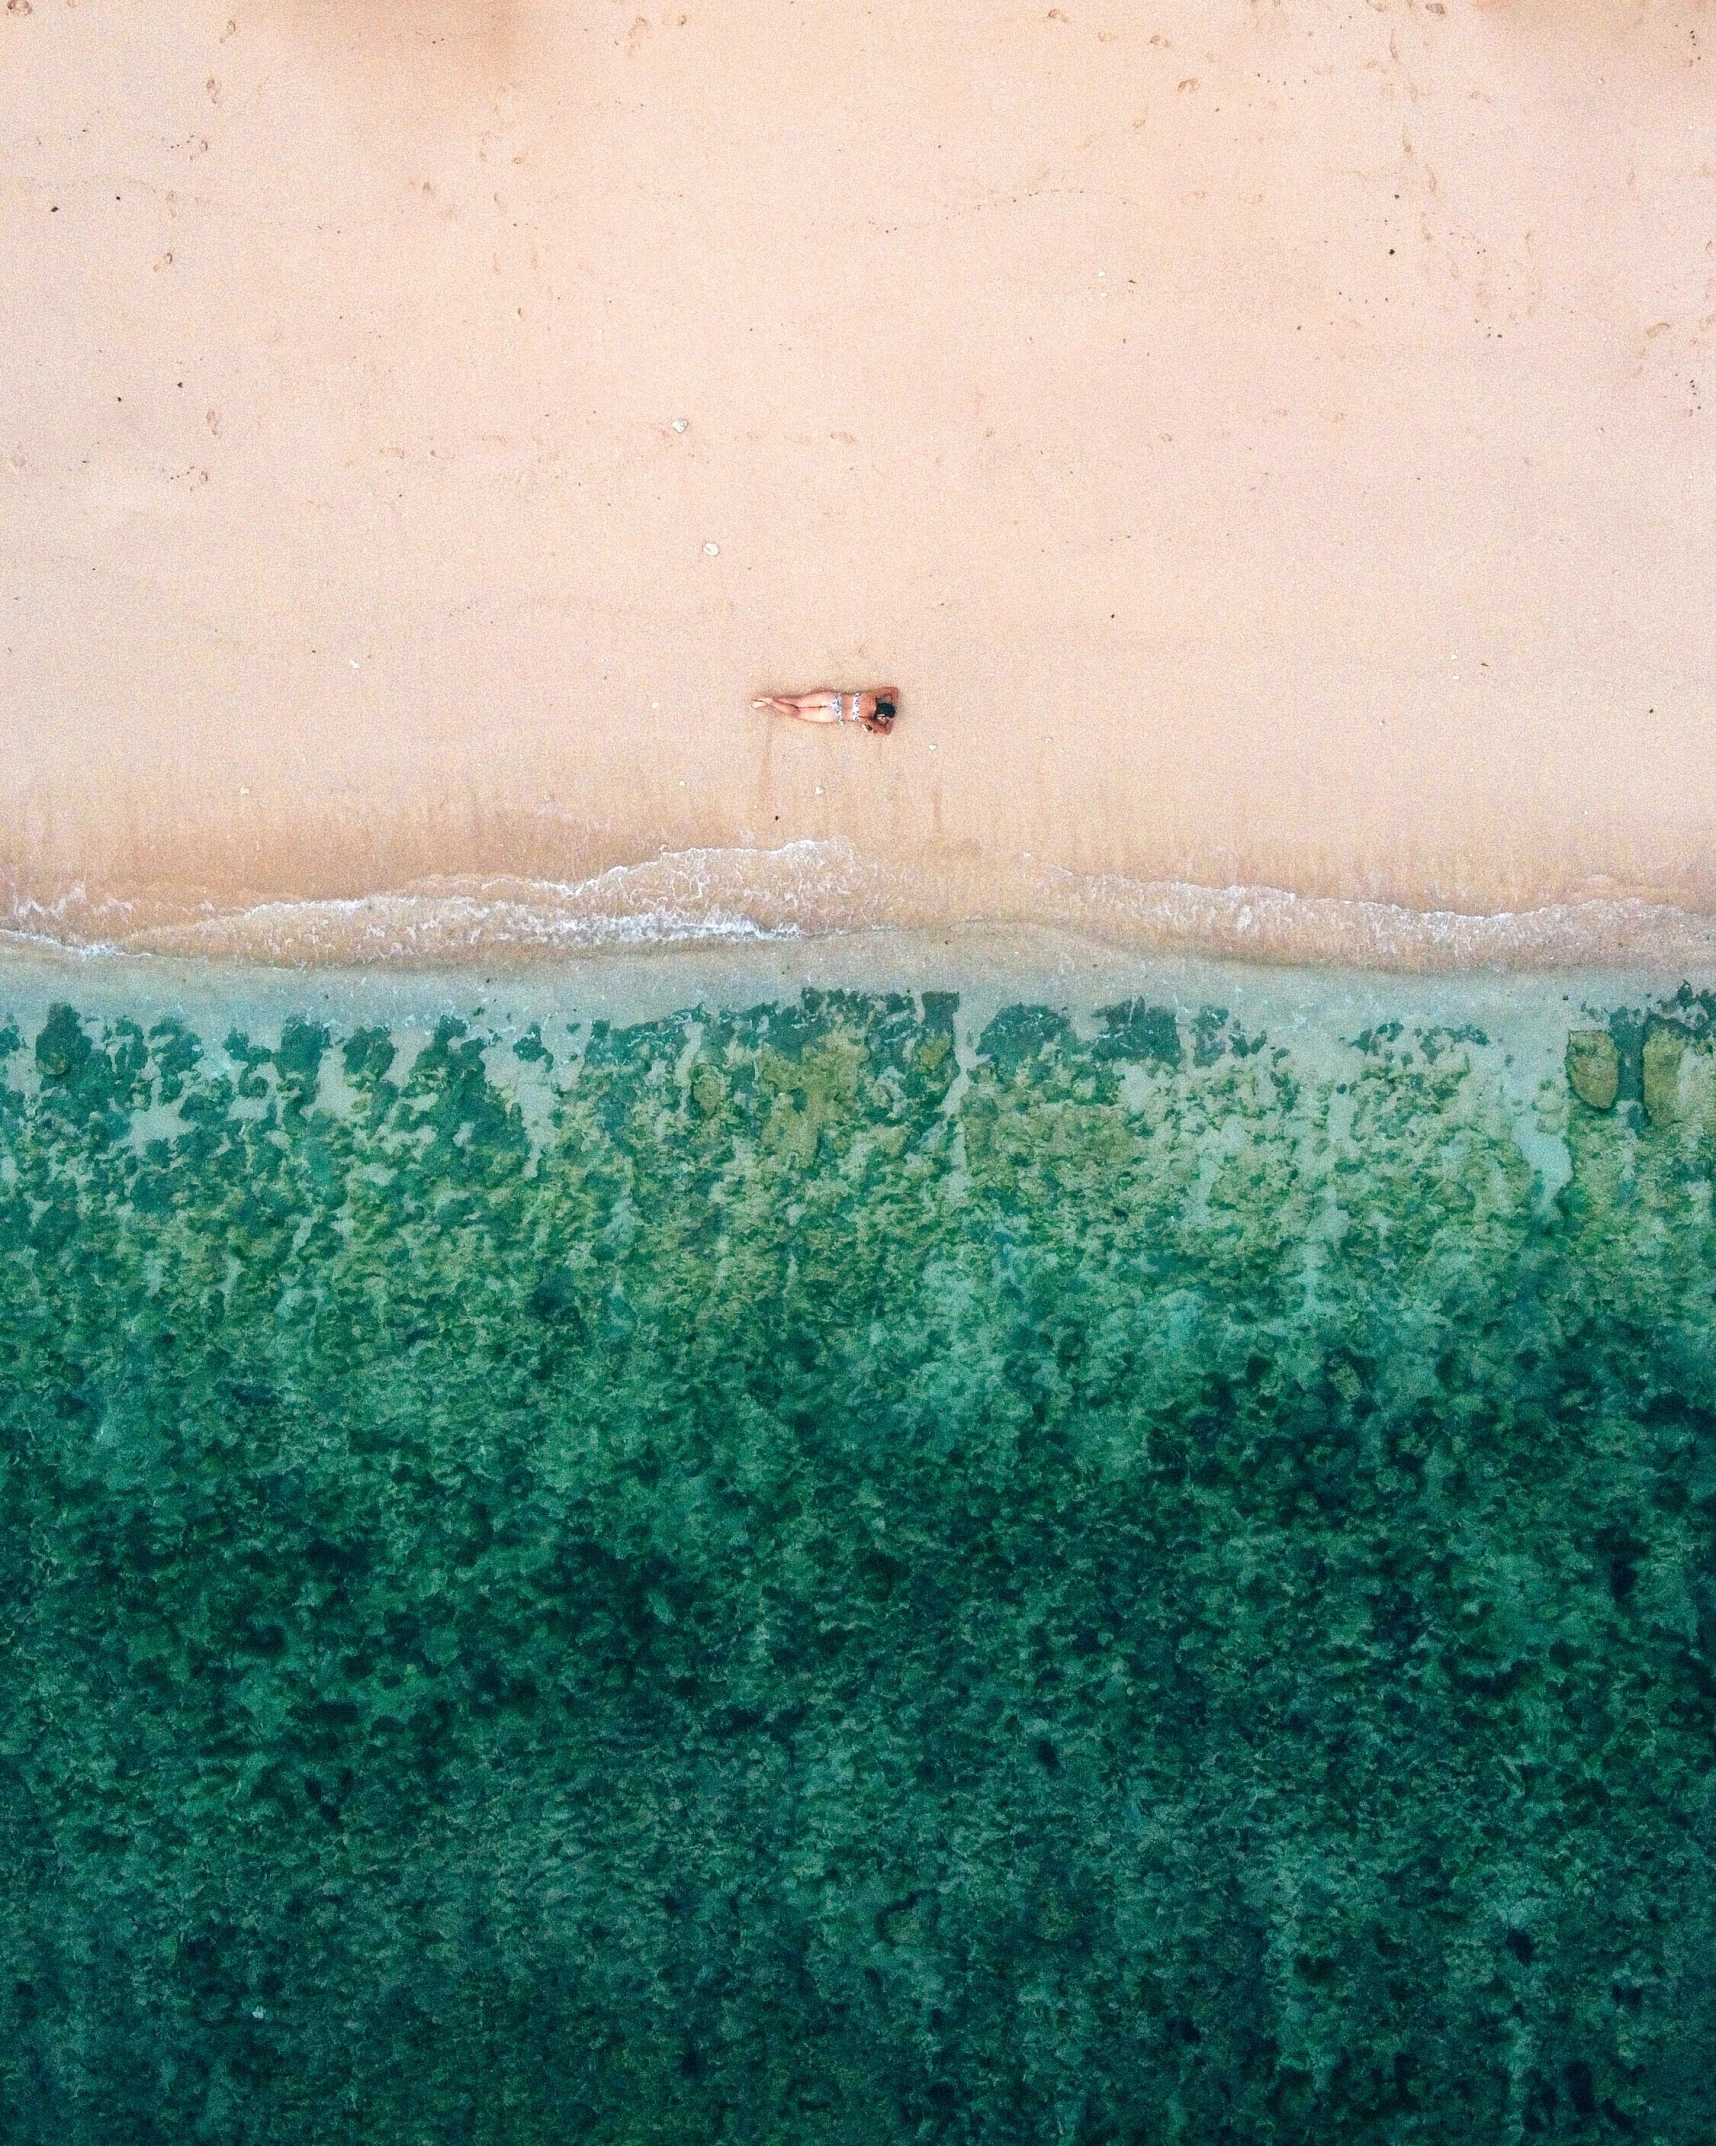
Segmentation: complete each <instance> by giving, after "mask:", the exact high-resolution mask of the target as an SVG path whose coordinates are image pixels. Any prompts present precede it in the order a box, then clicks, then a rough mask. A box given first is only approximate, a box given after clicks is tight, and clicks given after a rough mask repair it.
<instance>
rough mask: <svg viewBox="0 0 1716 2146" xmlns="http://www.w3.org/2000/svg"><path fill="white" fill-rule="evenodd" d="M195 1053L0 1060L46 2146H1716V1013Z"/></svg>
mask: <svg viewBox="0 0 1716 2146" xmlns="http://www.w3.org/2000/svg"><path fill="white" fill-rule="evenodd" d="M221 988H222V987H221V986H219V985H218V984H212V983H211V984H209V985H208V986H206V987H204V988H202V990H201V995H200V997H196V996H195V994H193V999H194V1003H193V1001H192V1000H190V999H184V1000H182V995H181V998H175V997H174V996H173V994H172V993H170V992H167V991H166V990H165V988H164V987H160V988H157V987H154V986H152V985H151V984H150V981H149V977H148V973H147V972H146V971H138V972H135V973H132V972H126V973H123V974H120V975H119V976H118V977H117V978H115V977H114V976H112V975H109V976H108V977H107V978H106V979H105V980H104V981H102V980H99V979H98V978H97V975H96V971H95V970H94V969H92V968H85V969H83V970H78V969H75V968H70V967H68V969H67V970H66V971H65V972H64V974H63V976H61V977H60V978H58V980H57V981H56V980H54V979H50V980H49V981H48V982H47V983H43V982H42V981H41V980H40V979H39V978H32V979H31V980H29V981H28V983H27V987H26V986H25V985H20V986H19V987H18V989H17V990H16V991H15V992H14V994H13V996H14V1001H15V1003H16V1005H17V1008H18V1011H17V1014H16V1017H15V1018H14V1019H12V1020H11V1021H10V1022H9V1023H8V1024H7V1025H5V1026H4V1028H3V1029H0V1052H3V1053H4V1061H3V1066H0V1072H3V1074H4V1082H3V1084H0V1363H3V1365H4V1375H3V1378H0V1406H3V1409H4V1446H3V1453H4V1476H3V1479H0V1560H3V1565H0V1829H3V1831H0V1844H3V1848H4V1862H3V1866H0V1966H3V1976H0V2136H3V2137H4V2138H6V2139H7V2140H16V2141H32V2142H33V2141H38V2140H41V2141H47V2140H53V2141H55V2142H64V2146H73V2142H78V2146H81V2142H83V2141H86V2140H87V2141H90V2142H92V2146H93V2142H97V2141H99V2142H101V2146H119V2142H133V2141H135V2142H139V2146H141V2142H145V2141H147V2142H150V2146H154V2142H161V2146H166V2142H168V2141H172V2142H179V2141H184V2140H193V2139H194V2140H210V2141H220V2142H226V2141H234V2142H237V2141H245V2142H252V2141H254V2142H263V2141H268V2142H273V2141H316V2142H325V2141H347V2140H349V2141H352V2142H358V2141H363V2142H366V2146H370V2142H383V2146H385V2142H393V2141H412V2142H418V2141H422V2142H425V2146H427V2142H430V2141H437V2142H441V2141H485V2142H487V2141H492V2142H497V2146H500V2142H506V2146H511V2142H521V2146H523V2142H528V2146H536V2142H547V2141H556V2142H558V2141H572V2140H578V2141H583V2140H594V2141H615V2142H618V2141H651V2142H655V2141H681V2140H683V2141H686V2142H688V2146H689V2142H704V2141H710V2140H717V2139H729V2140H756V2141H763V2140H770V2141H773V2140H782V2141H785V2140H795V2141H796V2140H827V2141H843V2142H844V2141H850V2142H853V2146H857V2142H868V2141H883V2140H888V2141H892V2140H937V2141H940V2140H949V2141H954V2140H959V2141H967V2140H969V2141H980V2140H981V2141H991V2140H995V2141H1013V2140H1017V2141H1037V2140H1044V2141H1051V2140H1052V2141H1060V2140H1066V2141H1081V2142H1091V2146H1095V2142H1099V2141H1127V2142H1144V2141H1150V2142H1154V2141H1158V2140H1184V2141H1188V2142H1192V2141H1196V2142H1206V2141H1208V2142H1216V2141H1223V2142H1232V2146H1240V2142H1251V2141H1259V2142H1261V2141H1301V2140H1302V2141H1305V2142H1307V2146H1309V2142H1311V2141H1319V2142H1320V2141H1328V2140H1360V2139H1363V2140H1389V2141H1402V2142H1404V2141H1431V2140H1435V2141H1441V2140H1448V2141H1454V2140H1461V2141H1470V2140H1485V2141H1489V2140H1512V2139H1515V2138H1524V2137H1527V2136H1543V2137H1563V2136H1564V2137H1568V2138H1578V2139H1616V2140H1619V2139H1641V2140H1660V2141H1677V2142H1678V2141H1686V2142H1693V2141H1703V2140H1708V2139H1709V2138H1710V2136H1711V2130H1710V2116H1709V2109H1710V2100H1709V2065H1710V2060H1711V2058H1712V2055H1713V2053H1716V1889H1713V1884H1712V1880H1713V1877H1716V1868H1713V1864H1716V1802H1713V1801H1712V1793H1711V1788H1712V1778H1713V1767H1716V1743H1713V1735H1716V1525H1713V1522H1716V1384H1713V1376H1712V1374H1713V1368H1716V1354H1713V1344H1716V1309H1713V1296H1716V1256H1713V1255H1716V1234H1713V1222H1712V1214H1711V1184H1712V1175H1713V1171H1716V1049H1713V1044H1712V1037H1711V1033H1710V1028H1711V1002H1710V1001H1709V1000H1708V999H1706V998H1700V997H1697V996H1695V995H1694V994H1693V993H1692V992H1691V991H1690V990H1688V991H1683V992H1680V993H1679V994H1674V993H1672V992H1666V993H1665V992H1662V991H1660V990H1653V991H1647V990H1646V989H1645V988H1644V987H1643V986H1635V985H1631V984H1628V985H1625V986H1623V985H1621V984H1613V985H1610V984H1604V983H1602V982H1601V981H1600V980H1599V981H1593V980H1589V979H1587V980H1584V981H1582V982H1580V981H1570V980H1568V979H1559V980H1555V981H1550V980H1548V979H1541V978H1540V979H1534V980H1533V979H1527V980H1516V981H1514V982H1510V983H1507V984H1506V985H1505V986H1504V985H1503V984H1500V983H1491V984H1485V985H1482V986H1479V985H1477V984H1471V985H1465V986H1462V985H1458V984H1449V985H1442V986H1437V987H1435V988H1436V993H1437V994H1439V995H1432V992H1431V987H1430V986H1428V985H1421V986H1409V985H1408V984H1406V983H1404V982H1396V983H1391V982H1389V981H1388V980H1386V979H1382V980H1375V979H1373V980H1371V981H1370V982H1369V983H1366V984H1363V985H1362V986H1361V985H1357V984H1353V983H1352V982H1350V980H1349V981H1345V982H1343V981H1342V980H1340V979H1333V978H1329V977H1325V976H1317V975H1304V976H1293V975H1290V974H1288V975H1281V976H1277V977H1275V978H1272V979H1259V978H1258V977H1256V976H1255V975H1247V974H1246V973H1244V972H1234V973H1233V974H1232V975H1231V976H1224V975H1223V974H1222V972H1220V971H1217V970H1213V969H1212V970H1209V971H1204V972H1196V973H1193V972H1191V971H1186V970H1175V971H1172V972H1170V971H1167V970H1164V971H1163V972H1162V973H1161V975H1160V976H1153V975H1152V974H1151V973H1149V972H1147V971H1143V970H1140V971H1139V972H1138V973H1137V975H1136V977H1135V979H1134V984H1133V988H1131V989H1130V990H1129V991H1126V992H1124V993H1121V992H1118V991H1114V990H1112V989H1111V990H1110V991H1109V993H1108V995H1107V996H1103V995H1102V994H1101V993H1100V992H1097V991H1095V990H1093V991H1092V993H1091V994H1090V995H1089V997H1088V998H1087V999H1086V1000H1084V1001H1082V1002H1081V1001H1079V999H1078V996H1077V992H1076V991H1074V990H1073V989H1072V987H1071V986H1068V987H1067V988H1066V989H1065V990H1064V991H1060V993H1059V995H1060V997H1061V998H1063V999H1065V1000H1066V1002H1065V1003H1053V1002H1052V1001H1055V1000H1056V998H1057V990H1058V989H1059V987H1057V988H1056V989H1051V988H1050V986H1049V984H1048V983H1045V984H1044V985H1043V987H1042V989H1041V990H1040V992H1039V993H1038V994H1037V996H1036V997H1035V998H1033V997H1032V995H1031V994H1030V993H1029V992H1024V993H1022V994H1017V995H1015V996H1014V997H1013V999H1012V1000H1011V1002H1008V1003H1002V1002H1001V1001H1003V1000H1005V999H1006V997H1007V993H1006V991H1005V990H1003V989H1002V988H1001V987H1000V986H998V985H997V986H992V987H990V988H989V990H988V1001H989V1002H987V1003H985V1002H984V990H983V989H982V988H976V989H974V988H973V987H972V986H971V985H970V983H969V981H967V982H966V984H965V987H964V988H963V989H962V990H961V991H960V992H957V993H956V992H955V991H953V990H951V989H949V990H945V991H938V990H931V989H915V990H913V991H911V992H905V991H899V992H890V991H888V990H885V989H878V988H868V989H857V988H852V989H846V990H820V989H808V990H803V991H800V990H797V989H791V990H789V989H787V988H785V987H783V986H780V985H779V982H778V975H776V977H775V980H774V981H773V982H771V983H770V984H769V995H768V996H762V995H760V992H759V994H758V995H753V996H751V997H747V996H746V993H745V980H744V977H743V975H742V974H738V973H735V975H733V976H731V977H729V978H728V979H727V980H726V981H725V982H724V983H723V984H722V986H721V991H720V992H719V993H718V994H717V995H715V996H713V997H711V996H709V995H707V994H705V995H704V997H703V999H702V1002H701V1003H699V1002H698V1000H697V999H696V998H695V997H690V996H688V997H687V998H686V999H685V1000H684V1005H685V1008H686V1010H684V1011H679V1012H673V1013H667V1014H664V1013H661V1012H659V1011H656V1012H654V1013H652V1014H650V1015H649V1016H648V1017H647V1018H634V1019H626V1018H619V1017H614V1016H611V1015H610V1016H608V1017H600V1016H598V1015H596V1014H595V1013H593V1012H592V1011H591V1010H590V1008H589V1006H588V1005H584V1006H582V1007H581V1004H580V1001H579V988H576V987H575V986H574V984H572V983H567V984H565V985H563V986H562V985H557V984H556V983H555V982H554V981H553V980H552V979H547V980H541V981H539V982H537V983H536V984H533V985H531V986H529V987H528V989H527V988H526V987H524V986H519V987H518V988H516V989H514V990H513V991H512V994H511V999H512V1000H513V1001H518V1002H519V1003H517V1004H513V1003H511V1001H509V1005H508V1008H507V1010H506V1011H505V1013H504V1016H503V1015H502V1014H500V1013H497V1012H496V1011H495V1010H494V1009H492V1008H490V1009H487V1010H485V1011H482V1012H479V1011H478V1010H477V1008H476V1007H475V1006H474V1005H470V1004H465V1005H463V1006H461V1005H460V1004H459V1003H458V996H459V994H458V991H457V990H456V989H455V988H454V987H453V986H450V985H449V986H448V987H446V989H445V991H444V992H443V994H442V1003H443V1005H444V1007H445V1009H446V1010H445V1011H444V1013H443V1014H442V1016H441V1017H439V1018H437V1017H436V1016H435V1000H434V991H433V989H432V988H431V987H429V986H427V985H425V986H423V987H421V989H420V991H419V999H420V1001H421V1003H419V1004H416V1005H415V1007H414V1008H412V1009H407V1010H406V1011H404V1012H401V1011H398V1010H397V1008H396V1007H395V1005H394V1002H393V1001H386V1002H385V1003H384V999H383V996H382V995H381V994H377V995H376V997H375V1000H374V1003H373V1005H369V1006H368V1007H367V1010H366V1003H365V1002H364V1001H363V999H362V995H361V993H359V994H358V995H357V996H356V997H352V998H349V999H346V1000H342V1001H341V1002H340V1004H339V1006H338V1008H337V1009H336V1010H335V1011H334V1012H332V1013H328V1012H324V1011H318V1010H317V1004H316V1002H315V994H314V993H311V992H308V991H306V992H305V993H304V1001H305V1003H304V1007H303V1008H302V1009H301V1010H300V1011H299V1012H297V1013H293V1012H291V1011H290V1010H289V1009H290V995H291V992H292V990H293V988H294V986H293V985H292V984H291V982H290V981H289V980H288V981H286V982H283V983H275V984H271V985H270V986H269V987H268V990H267V991H266V992H264V991H263V990H262V989H261V987H260V986H258V987H257V989H256V990H255V991H253V992H252V993H251V994H250V997H249V998H246V996H245V993H244V991H243V990H241V989H240V988H239V987H238V986H237V985H234V986H233V987H232V992H231V1004H230V1005H228V1006H225V1007H223V1006H222V1004H221V1002H220V990H221ZM653 988H654V989H655V992H656V996H657V998H658V999H659V997H660V993H661V990H662V988H664V987H663V986H661V985H660V984H659V982H658V984H657V985H656V986H654V987H653ZM1080 988H1082V987H1080ZM533 993H534V998H532V994H533ZM466 995H467V997H469V996H470V995H471V994H470V992H469V990H468V989H467V993H466ZM56 998H57V999H58V1003H55V1002H54V1001H55V999H56ZM181 1000H182V1002H181ZM282 1009H287V1010H285V1011H283V1010H282ZM1570 1037H1572V1038H1573V1039H1574V1040H1573V1042H1572V1043H1571V1045H1570V1044H1569V1038H1570ZM1575 1082H1576V1083H1577V1086H1575V1085H1574V1083H1575ZM1582 1096H1583V1097H1585V1098H1586V1099H1582Z"/></svg>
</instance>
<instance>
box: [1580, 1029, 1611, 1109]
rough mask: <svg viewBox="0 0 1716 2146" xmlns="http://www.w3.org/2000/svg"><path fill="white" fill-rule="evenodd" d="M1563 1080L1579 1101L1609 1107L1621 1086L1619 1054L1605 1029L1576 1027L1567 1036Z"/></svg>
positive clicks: (1598, 1107) (1597, 1107)
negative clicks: (1565, 1072) (1565, 1064)
mask: <svg viewBox="0 0 1716 2146" xmlns="http://www.w3.org/2000/svg"><path fill="white" fill-rule="evenodd" d="M1567 1079H1568V1083H1569V1085H1570V1086H1571V1088H1572V1090H1573V1093H1574V1094H1575V1095H1576V1096H1577V1097H1578V1098H1579V1100H1580V1102H1581V1103H1589V1104H1590V1106H1591V1108H1592V1109H1593V1110H1613V1109H1614V1107H1615V1097H1616V1096H1617V1095H1618V1094H1619V1093H1620V1088H1621V1054H1620V1052H1619V1051H1618V1050H1617V1049H1616V1048H1615V1039H1614V1037H1613V1036H1611V1035H1610V1034H1609V1031H1608V1030H1607V1029H1606V1028H1576V1029H1574V1031H1573V1033H1572V1034H1571V1035H1570V1036H1569V1037H1568V1038H1567Z"/></svg>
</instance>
